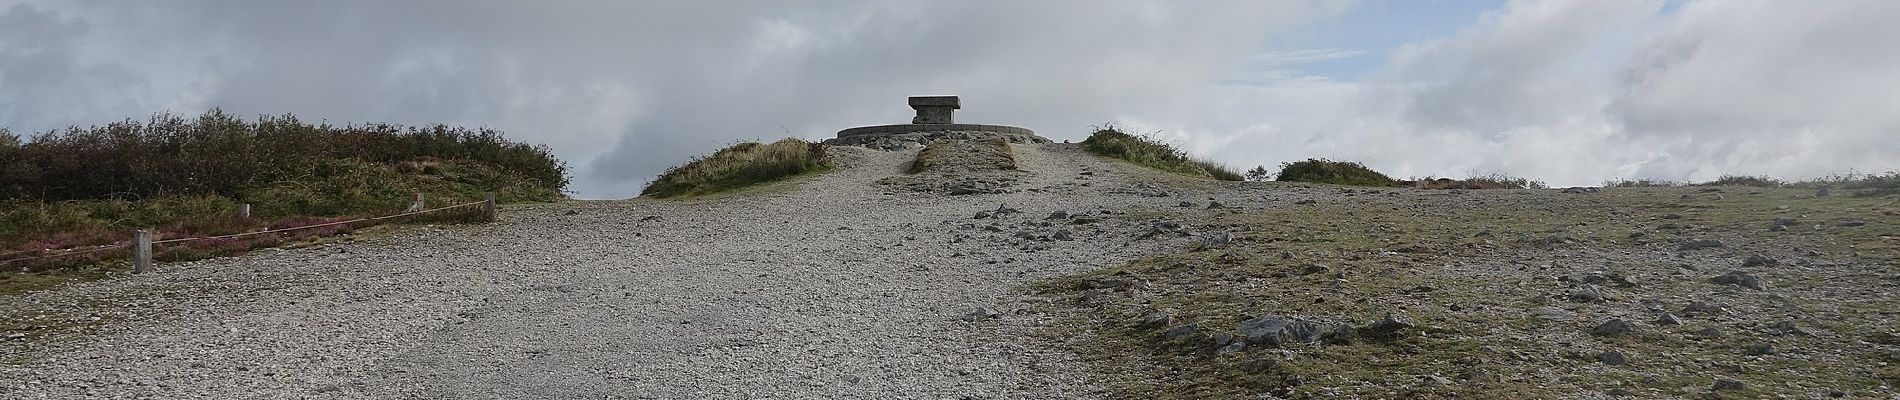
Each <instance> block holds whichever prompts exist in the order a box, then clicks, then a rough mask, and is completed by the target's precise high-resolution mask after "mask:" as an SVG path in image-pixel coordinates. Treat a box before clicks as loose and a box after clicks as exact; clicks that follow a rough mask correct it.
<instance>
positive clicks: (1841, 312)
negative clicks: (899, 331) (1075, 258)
mask: <svg viewBox="0 0 1900 400" xmlns="http://www.w3.org/2000/svg"><path fill="white" fill-rule="evenodd" d="M1571 192H1574V193H1566V192H1565V191H1558V190H1489V191H1458V190H1431V191H1420V190H1396V189H1357V188H1338V187H1312V188H1303V187H1297V186H1286V185H1277V184H1275V185H1256V184H1249V185H1245V186H1242V187H1239V188H1224V189H1221V190H1215V191H1211V192H1207V194H1209V195H1212V196H1214V197H1215V199H1216V200H1217V201H1218V203H1220V204H1219V205H1218V206H1213V205H1210V204H1207V203H1208V202H1205V201H1203V202H1183V203H1181V204H1179V206H1181V207H1180V208H1178V209H1176V210H1173V211H1169V210H1154V211H1153V212H1154V213H1155V215H1156V216H1157V217H1158V218H1164V219H1166V220H1167V221H1169V222H1167V223H1164V224H1163V223H1158V224H1157V225H1156V229H1155V231H1156V232H1157V234H1158V235H1159V236H1168V235H1181V234H1180V233H1175V230H1176V229H1177V228H1176V227H1177V226H1183V225H1190V224H1189V221H1191V222H1192V224H1191V226H1201V227H1219V228H1220V229H1221V230H1222V231H1223V232H1222V233H1219V234H1217V235H1208V234H1205V233H1203V234H1200V235H1199V237H1201V238H1203V240H1202V241H1200V242H1197V243H1198V244H1196V245H1192V246H1189V247H1187V248H1183V249H1178V250H1176V251H1172V252H1166V254H1162V255H1158V256H1156V257H1152V258H1145V259H1142V260H1139V261H1137V262H1135V263H1131V264H1130V265H1127V266H1122V267H1117V268H1110V269H1106V270H1102V271H1097V272H1093V273H1088V274H1083V275H1078V276H1074V277H1069V278H1063V279H1058V280H1054V281H1050V282H1046V283H1044V284H1042V285H1040V286H1039V287H1040V288H1041V289H1042V290H1043V292H1044V293H1046V294H1048V295H1050V296H1053V297H1056V298H1059V299H1061V300H1060V301H1061V302H1062V303H1064V304H1069V305H1072V306H1074V307H1076V308H1078V309H1081V310H1085V311H1084V313H1085V315H1082V316H1077V317H1075V318H1073V319H1072V320H1069V321H1067V322H1070V323H1072V325H1064V326H1069V327H1070V328H1071V330H1070V331H1069V332H1072V333H1073V334H1079V335H1083V336H1086V337H1089V338H1091V339H1090V340H1085V341H1082V343H1081V345H1080V346H1078V347H1077V348H1078V350H1079V351H1080V352H1081V353H1082V354H1084V355H1085V358H1086V359H1089V360H1091V361H1092V362H1096V363H1097V364H1099V365H1101V366H1103V367H1105V369H1106V370H1108V371H1111V372H1112V373H1114V374H1117V375H1120V376H1129V377H1133V378H1130V379H1126V380H1121V381H1116V382H1115V383H1114V384H1115V385H1116V392H1117V393H1120V394H1123V395H1126V396H1128V397H1156V398H1169V397H1181V398H1210V397H1216V398H1217V397H1254V396H1259V395H1263V394H1265V395H1271V396H1276V397H1290V398H1338V397H1348V398H1470V397H1475V398H1616V397H1642V398H1682V397H1692V398H1702V397H1715V398H1837V397H1851V398H1893V397H1894V396H1896V395H1897V394H1896V393H1900V392H1896V390H1895V387H1896V386H1900V336H1896V333H1900V321H1896V319H1895V317H1896V315H1897V313H1900V297H1896V296H1895V288H1896V287H1900V268H1896V266H1895V265H1894V263H1895V258H1896V256H1900V250H1896V249H1900V242H1897V241H1896V239H1897V238H1900V224H1896V223H1897V222H1900V207H1895V206H1894V204H1895V199H1894V198H1893V197H1842V196H1831V197H1816V196H1815V192H1814V191H1812V190H1797V189H1766V188H1751V187H1691V188H1614V189H1605V190H1601V191H1574V190H1573V191H1571ZM1288 194H1292V196H1288Z"/></svg>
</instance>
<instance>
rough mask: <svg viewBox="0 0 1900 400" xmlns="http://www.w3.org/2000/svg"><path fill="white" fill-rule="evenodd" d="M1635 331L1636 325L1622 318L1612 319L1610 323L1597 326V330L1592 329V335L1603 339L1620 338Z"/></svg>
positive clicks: (1605, 322)
mask: <svg viewBox="0 0 1900 400" xmlns="http://www.w3.org/2000/svg"><path fill="white" fill-rule="evenodd" d="M1635 331H1636V325H1632V324H1630V323H1629V321H1624V320H1623V319H1621V318H1612V319H1610V320H1609V321H1604V322H1603V323H1602V324H1599V325H1597V327H1596V328H1592V329H1590V334H1592V335H1597V336H1603V337H1620V336H1623V335H1627V334H1630V333H1631V332H1635Z"/></svg>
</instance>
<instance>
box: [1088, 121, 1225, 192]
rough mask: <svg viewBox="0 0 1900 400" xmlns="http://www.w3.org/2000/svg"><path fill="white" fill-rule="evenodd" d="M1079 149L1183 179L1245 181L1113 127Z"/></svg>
mask: <svg viewBox="0 0 1900 400" xmlns="http://www.w3.org/2000/svg"><path fill="white" fill-rule="evenodd" d="M1082 149H1084V150H1088V151H1089V152H1090V153H1095V154H1097V155H1100V156H1103V157H1110V158H1116V159H1121V160H1125V161H1128V162H1131V163H1135V164H1136V165H1141V166H1145V167H1148V168H1154V169H1157V170H1162V171H1167V172H1173V173H1177V174H1182V175H1190V176H1201V177H1208V178H1213V179H1218V180H1223V181H1241V180H1246V177H1245V176H1242V175H1241V174H1239V173H1236V172H1234V171H1233V170H1229V169H1227V167H1226V166H1223V165H1220V164H1215V163H1213V162H1210V161H1206V160H1200V159H1196V158H1193V157H1189V156H1188V155H1187V152H1185V151H1182V150H1180V149H1176V148H1174V146H1171V145H1169V144H1167V143H1163V142H1162V141H1160V140H1158V139H1155V138H1152V137H1148V136H1146V135H1142V136H1137V135H1130V134H1128V133H1124V132H1122V131H1121V130H1119V129H1116V128H1115V127H1113V126H1107V127H1102V128H1098V129H1096V130H1095V133H1091V134H1089V138H1088V140H1083V141H1082Z"/></svg>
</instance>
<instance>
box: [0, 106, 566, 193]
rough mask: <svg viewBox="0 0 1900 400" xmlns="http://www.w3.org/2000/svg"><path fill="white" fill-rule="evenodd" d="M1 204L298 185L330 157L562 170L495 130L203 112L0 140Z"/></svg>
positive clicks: (519, 171)
mask: <svg viewBox="0 0 1900 400" xmlns="http://www.w3.org/2000/svg"><path fill="white" fill-rule="evenodd" d="M0 156H4V157H0V199H8V200H43V201H61V200H94V199H105V198H126V197H131V198H144V197H152V196H160V195H220V196H225V197H231V198H237V197H240V196H242V195H243V194H244V192H245V191H248V190H253V189H257V188H261V187H265V186H269V185H272V184H277V183H281V182H286V181H302V180H304V179H307V178H308V177H309V176H310V175H312V174H317V173H320V171H316V169H318V168H323V167H324V166H325V162H327V161H330V160H343V159H350V160H361V161H365V162H371V163H378V164H395V163H402V162H409V161H413V160H416V159H418V158H433V159H444V160H471V161H478V162H481V163H483V164H487V165H489V166H491V167H493V168H495V169H498V170H501V171H504V172H507V173H509V174H513V175H517V176H522V177H526V178H528V179H530V180H532V181H534V182H535V184H537V185H539V186H542V187H546V188H549V189H550V190H552V191H554V192H557V193H558V192H560V191H561V190H563V189H565V188H566V187H567V184H568V178H567V166H566V165H565V164H563V163H562V162H561V161H560V160H558V159H555V158H554V157H553V155H552V154H550V153H549V150H548V148H547V147H546V146H540V145H528V144H522V143H514V142H510V141H508V140H506V139H504V138H503V137H502V134H501V132H498V131H495V130H491V129H487V128H482V129H476V130H469V129H464V128H456V127H448V126H444V125H435V126H428V127H402V126H396V125H386V124H372V125H361V126H343V127H334V126H330V125H310V124H306V123H303V122H300V121H298V120H297V118H296V117H295V116H291V115H283V116H276V117H270V116H266V117H259V118H258V119H257V120H256V121H255V122H246V121H244V120H242V119H239V118H237V117H234V116H231V115H229V114H225V113H224V112H223V111H220V110H215V109H214V110H211V111H210V112H207V113H205V114H204V115H202V116H199V117H197V118H195V119H189V120H188V119H185V118H181V117H178V116H173V115H170V114H160V115H155V116H153V117H151V119H149V120H147V121H145V122H143V123H141V122H139V121H134V120H125V121H121V122H116V123H111V124H107V125H105V126H94V127H90V128H84V129H82V128H79V127H77V126H75V127H71V128H68V129H66V130H65V131H51V132H45V133H41V134H38V135H35V136H33V138H32V139H31V140H29V141H27V142H25V143H19V140H18V138H17V137H14V136H13V135H11V134H0Z"/></svg>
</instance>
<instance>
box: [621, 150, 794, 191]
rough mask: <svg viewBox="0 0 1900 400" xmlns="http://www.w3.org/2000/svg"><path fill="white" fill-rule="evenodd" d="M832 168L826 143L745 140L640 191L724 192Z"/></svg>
mask: <svg viewBox="0 0 1900 400" xmlns="http://www.w3.org/2000/svg"><path fill="white" fill-rule="evenodd" d="M830 168H831V164H830V163H829V161H828V160H826V158H825V145H823V144H819V143H812V142H807V141H804V140H800V139H796V138H786V139H784V140H780V141H777V142H773V143H771V144H761V143H758V142H743V143H738V144H734V145H731V146H727V147H726V148H724V149H719V151H716V152H713V153H712V154H711V155H707V156H704V157H697V158H694V159H692V160H691V161H687V162H686V163H685V164H681V165H679V166H675V167H673V168H670V169H667V170H666V172H663V173H661V174H660V176H659V178H656V179H654V180H653V182H651V183H648V184H647V186H646V188H645V189H642V190H641V191H640V195H641V196H648V197H655V198H668V197H678V196H693V195H702V194H710V193H717V192H723V191H727V190H732V189H737V188H741V187H746V186H750V185H753V184H757V183H763V182H770V181H776V180H780V179H785V178H789V177H792V176H796V175H800V174H804V173H809V172H816V171H824V170H828V169H830Z"/></svg>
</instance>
